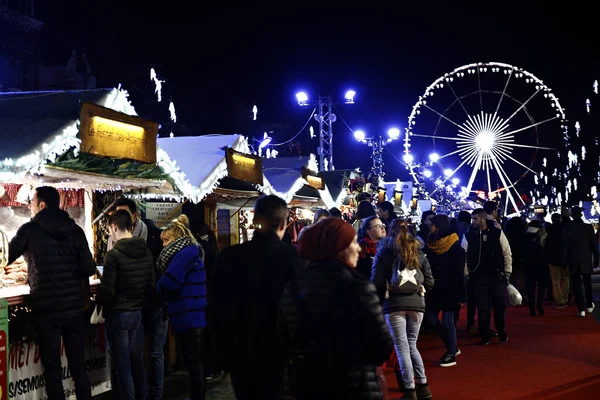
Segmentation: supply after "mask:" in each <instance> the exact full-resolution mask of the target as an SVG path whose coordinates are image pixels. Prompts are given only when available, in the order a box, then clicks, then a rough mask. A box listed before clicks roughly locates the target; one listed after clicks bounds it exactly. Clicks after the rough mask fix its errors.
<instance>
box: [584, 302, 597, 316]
mask: <svg viewBox="0 0 600 400" xmlns="http://www.w3.org/2000/svg"><path fill="white" fill-rule="evenodd" d="M594 308H596V305H595V304H594V303H592V306H591V307H588V308H586V310H585V311H587V312H588V313H589V314H591V313H592V312H593V311H594Z"/></svg>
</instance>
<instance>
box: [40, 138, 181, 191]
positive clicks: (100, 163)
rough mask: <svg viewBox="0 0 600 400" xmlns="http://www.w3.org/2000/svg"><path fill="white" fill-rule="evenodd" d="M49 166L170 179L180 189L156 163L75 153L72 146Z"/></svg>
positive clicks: (120, 176) (124, 176) (126, 177)
mask: <svg viewBox="0 0 600 400" xmlns="http://www.w3.org/2000/svg"><path fill="white" fill-rule="evenodd" d="M48 165H49V166H53V167H59V168H65V169H70V170H74V171H79V172H90V173H95V174H102V175H108V176H115V177H118V178H123V179H149V180H157V181H162V180H166V181H168V182H169V183H170V184H171V185H172V186H173V188H174V189H175V190H176V191H178V190H179V189H178V188H177V185H176V184H175V182H174V180H173V179H172V178H171V177H170V176H169V175H168V174H166V173H165V172H164V171H163V170H162V168H160V167H159V166H158V165H156V164H144V163H140V162H136V161H130V160H123V159H115V158H106V157H96V156H94V155H91V154H87V153H79V154H78V155H77V156H76V155H75V149H74V148H73V147H71V148H70V149H69V150H68V151H66V152H65V153H64V154H62V155H61V156H60V157H58V158H57V159H56V161H54V162H53V163H48Z"/></svg>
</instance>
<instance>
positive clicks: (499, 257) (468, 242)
mask: <svg viewBox="0 0 600 400" xmlns="http://www.w3.org/2000/svg"><path fill="white" fill-rule="evenodd" d="M471 220H472V224H471V228H470V229H469V231H468V232H467V233H466V235H465V236H464V238H463V241H462V247H463V249H465V252H466V253H467V270H468V275H467V278H468V279H469V285H473V293H474V295H475V298H476V301H477V315H478V318H479V330H480V332H481V336H482V339H481V341H480V342H479V344H481V345H484V346H485V345H488V344H490V342H491V337H492V331H491V329H490V316H491V309H490V302H491V306H492V307H491V308H493V309H494V325H495V326H496V329H497V330H498V337H499V339H500V341H501V342H503V343H504V342H506V341H507V340H508V335H507V334H506V330H505V321H504V316H505V315H504V314H505V312H506V304H505V302H504V296H505V293H506V286H507V285H508V279H509V277H510V274H511V272H512V253H511V251H510V245H509V243H508V239H507V238H506V236H505V235H504V232H502V230H500V229H498V228H495V227H494V226H493V225H492V224H491V223H489V222H490V221H488V219H487V213H486V211H485V210H484V209H482V208H480V209H477V210H474V211H473V213H472V214H471Z"/></svg>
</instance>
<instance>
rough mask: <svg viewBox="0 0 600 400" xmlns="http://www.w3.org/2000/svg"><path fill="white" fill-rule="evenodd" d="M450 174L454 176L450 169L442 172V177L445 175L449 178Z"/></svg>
mask: <svg viewBox="0 0 600 400" xmlns="http://www.w3.org/2000/svg"><path fill="white" fill-rule="evenodd" d="M452 174H454V171H453V170H451V169H450V168H448V169H445V170H444V175H446V176H447V177H451V176H452Z"/></svg>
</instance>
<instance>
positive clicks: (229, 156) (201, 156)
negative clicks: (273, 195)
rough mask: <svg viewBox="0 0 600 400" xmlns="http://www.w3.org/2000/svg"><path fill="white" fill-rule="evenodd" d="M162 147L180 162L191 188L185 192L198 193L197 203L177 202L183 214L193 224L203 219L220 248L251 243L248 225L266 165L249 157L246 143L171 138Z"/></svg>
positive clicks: (221, 137) (213, 138)
mask: <svg viewBox="0 0 600 400" xmlns="http://www.w3.org/2000/svg"><path fill="white" fill-rule="evenodd" d="M158 145H159V147H160V149H162V150H164V151H165V152H166V153H168V154H169V155H170V156H171V157H172V158H173V159H174V160H177V166H178V168H179V170H180V171H181V172H182V174H184V176H185V179H186V181H187V183H186V185H189V187H186V188H184V190H183V192H184V193H189V192H190V191H192V190H194V191H195V193H194V196H193V200H194V201H191V202H187V203H186V200H185V199H184V198H180V199H173V201H174V202H179V204H180V205H181V210H183V212H184V213H186V214H188V216H190V219H198V218H201V219H202V220H203V221H204V222H205V223H206V224H207V225H208V226H209V228H210V229H211V230H212V231H213V232H214V234H215V236H216V237H217V239H218V242H219V245H220V247H221V248H222V247H227V246H230V245H233V244H237V243H240V242H242V241H244V240H249V239H248V238H249V237H250V238H251V232H250V236H248V230H247V228H246V225H245V222H246V221H248V219H250V220H251V210H252V208H253V207H254V201H255V200H256V199H257V198H258V197H259V196H260V195H261V193H260V192H259V191H258V187H259V186H260V185H262V184H263V179H264V177H263V174H262V162H263V159H262V158H260V157H256V156H253V155H251V154H250V148H249V146H248V141H247V139H246V138H245V137H244V136H241V135H203V136H188V137H173V138H160V139H158ZM185 197H186V198H188V199H189V198H190V196H189V195H187V196H185ZM184 203H186V204H184ZM190 203H199V205H196V206H195V205H193V204H190ZM240 223H241V224H240Z"/></svg>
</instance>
